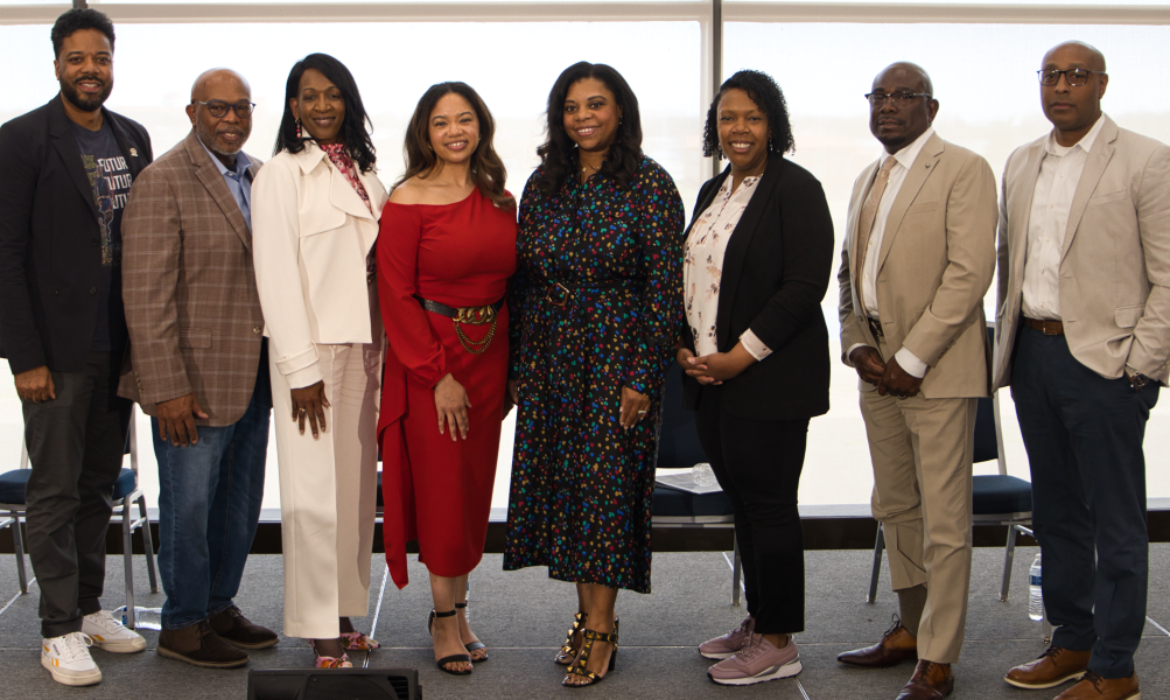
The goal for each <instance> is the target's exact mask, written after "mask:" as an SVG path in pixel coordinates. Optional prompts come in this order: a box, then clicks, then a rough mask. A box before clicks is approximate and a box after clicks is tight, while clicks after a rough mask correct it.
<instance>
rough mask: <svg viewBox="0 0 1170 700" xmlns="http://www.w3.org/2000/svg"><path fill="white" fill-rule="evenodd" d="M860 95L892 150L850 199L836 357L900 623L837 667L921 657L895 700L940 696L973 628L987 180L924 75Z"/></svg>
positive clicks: (898, 72) (915, 72)
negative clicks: (852, 376)
mask: <svg viewBox="0 0 1170 700" xmlns="http://www.w3.org/2000/svg"><path fill="white" fill-rule="evenodd" d="M867 97H868V99H869V102H870V130H871V131H872V132H873V134H874V136H875V137H877V139H878V141H880V142H881V143H882V145H883V146H884V147H885V152H884V153H883V154H882V158H881V159H880V160H878V161H877V162H875V163H873V164H872V165H870V166H869V167H867V168H866V169H865V170H864V171H863V172H862V173H861V176H860V177H858V178H857V182H856V183H855V184H854V186H853V197H852V199H851V201H850V205H849V223H848V228H847V231H846V239H845V247H844V250H843V252H842V260H841V272H840V274H839V275H838V279H839V281H840V283H841V300H840V314H841V348H842V354H843V357H842V359H843V360H844V362H845V364H847V365H849V366H851V367H854V368H856V369H857V373H858V375H859V376H860V377H861V382H860V388H861V412H862V415H863V416H864V418H865V427H866V431H867V433H868V436H869V449H870V454H871V457H872V459H873V471H874V489H873V503H872V507H873V515H874V517H875V518H877V519H878V520H879V521H880V522H881V524H882V527H883V530H884V532H885V538H886V543H887V545H888V551H889V555H890V574H891V580H892V583H893V588H894V590H895V591H897V592H898V600H899V605H900V608H901V620H900V622H897V623H895V625H894V626H893V627H892V628H891V629H890V630H888V631H887V632H886V634H885V635H884V636H883V637H882V640H881V641H880V642H879V643H878V644H876V645H874V646H872V647H866V648H864V649H858V650H856V651H850V652H845V653H843V654H841V655H839V656H838V657H837V660H838V661H840V662H842V663H845V664H849V665H853V666H866V667H876V666H892V665H894V664H897V663H900V662H902V661H905V660H910V659H915V658H917V659H918V660H919V661H918V666H917V668H916V669H915V671H914V675H913V677H912V678H911V680H910V682H909V683H908V684H907V685H906V687H905V688H904V689H903V690H902V693H901V694H900V695H899V696H898V698H899V700H902V699H910V698H915V699H917V698H941V697H945V696H947V695H949V694H950V693H951V691H952V689H953V687H954V677H953V675H952V673H951V664H953V663H954V662H955V661H957V660H958V658H959V650H960V648H961V647H962V644H963V627H964V624H965V621H966V615H967V589H968V586H969V583H970V574H971V460H972V453H973V447H972V442H973V440H974V430H975V410H976V400H977V398H978V397H983V396H987V395H988V364H989V362H988V360H989V356H990V353H989V351H988V347H987V345H988V343H987V330H986V322H985V321H984V317H983V295H984V293H985V292H986V291H987V288H988V287H989V286H990V285H991V278H992V275H993V273H994V270H995V220H996V201H995V176H994V175H993V174H992V172H991V168H990V167H988V165H987V162H986V161H984V160H983V158H981V157H979V156H978V155H976V154H974V153H972V152H971V151H968V150H966V149H964V148H960V147H958V146H956V145H954V144H951V143H947V142H946V141H943V140H942V139H940V138H939V137H938V135H936V134H935V133H934V130H933V129H932V128H931V122H932V121H933V120H934V117H935V115H936V114H937V113H938V106H939V104H938V100H935V99H934V98H933V89H932V86H931V81H930V77H929V76H928V75H927V74H926V71H924V70H923V69H922V68H920V67H918V66H916V65H914V64H911V63H895V64H893V65H891V66H889V67H888V68H886V69H885V70H884V71H882V73H881V74H879V75H878V77H877V78H876V79H874V83H873V92H872V93H870V94H869V95H867Z"/></svg>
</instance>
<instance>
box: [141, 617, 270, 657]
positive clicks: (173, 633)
mask: <svg viewBox="0 0 1170 700" xmlns="http://www.w3.org/2000/svg"><path fill="white" fill-rule="evenodd" d="M158 655H159V656H165V657H166V658H168V659H174V660H176V661H185V662H187V663H189V664H191V665H192V666H200V667H202V668H235V667H236V666H243V665H244V664H246V663H248V655H247V654H245V653H244V652H242V651H240V650H239V649H237V648H235V647H234V646H232V645H231V644H228V643H227V642H226V641H224V640H223V638H221V637H220V636H219V635H218V634H216V633H215V630H213V629H211V625H209V624H207V620H201V621H199V622H196V623H195V624H193V625H188V626H186V627H184V628H182V629H177V630H163V631H162V632H160V633H159V635H158Z"/></svg>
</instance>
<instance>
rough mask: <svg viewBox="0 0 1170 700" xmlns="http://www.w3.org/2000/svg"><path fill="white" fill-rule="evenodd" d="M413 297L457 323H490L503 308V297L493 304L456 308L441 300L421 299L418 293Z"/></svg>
mask: <svg viewBox="0 0 1170 700" xmlns="http://www.w3.org/2000/svg"><path fill="white" fill-rule="evenodd" d="M414 298H415V299H418V303H419V305H421V306H422V307H423V308H424V309H426V310H427V311H430V312H431V313H433V314H439V315H440V316H446V317H448V318H453V319H455V320H456V321H457V322H459V323H470V324H471V325H473V326H478V325H482V324H485V323H492V322H493V321H495V320H496V314H497V313H498V312H499V310H500V309H502V308H504V300H503V299H500V300H499V301H497V302H496V303H494V304H488V305H487V306H465V307H463V308H459V309H457V308H455V307H453V306H447V305H446V304H443V303H441V302H437V301H431V300H430V299H423V298H422V297H420V296H418V295H415V297H414Z"/></svg>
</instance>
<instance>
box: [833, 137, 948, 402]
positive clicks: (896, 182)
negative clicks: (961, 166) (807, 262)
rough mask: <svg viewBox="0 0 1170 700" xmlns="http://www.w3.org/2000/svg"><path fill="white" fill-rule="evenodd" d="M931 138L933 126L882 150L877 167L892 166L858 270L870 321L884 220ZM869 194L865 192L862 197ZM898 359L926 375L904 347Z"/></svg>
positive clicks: (914, 373)
mask: <svg viewBox="0 0 1170 700" xmlns="http://www.w3.org/2000/svg"><path fill="white" fill-rule="evenodd" d="M933 135H934V127H929V128H927V130H926V131H924V132H922V135H921V136H919V137H918V138H916V139H914V141H913V142H911V143H910V145H909V146H906V147H905V148H902V149H899V150H898V151H897V152H896V153H886V152H885V151H884V150H883V151H882V158H881V161H880V163H881V165H885V163H886V159H887V158H893V159H894V161H895V165H894V167H892V168H891V169H890V180H889V182H888V183H887V184H886V191H885V192H883V193H882V201H880V202H879V203H878V210H877V216H876V218H875V219H874V222H873V229H871V230H870V232H869V246H868V247H867V248H866V253H865V265H864V266H863V267H862V269H861V279H860V280H859V283H860V284H861V295H862V298H863V299H864V300H865V313H867V314H869V317H870V318H873V319H880V318H881V315H880V314H879V313H878V295H877V276H878V264H879V262H880V260H879V258H880V257H881V255H880V254H879V253H880V251H881V249H882V238H883V237H884V236H885V235H886V219H888V218H889V216H890V208H891V207H893V206H894V200H895V199H897V198H898V191H899V190H901V189H902V183H903V182H905V181H906V174H907V173H909V172H910V167H911V166H913V165H914V161H915V160H917V158H918V154H919V153H921V152H922V149H923V147H924V146H926V142H927V141H929V140H930V137H931V136H933ZM868 195H869V192H868V190H867V191H866V196H868ZM858 347H861V344H860V343H858V344H857V345H854V346H853V347H851V348H849V352H848V353H845V354H846V356H848V355H849V353H852V352H853V351H854V350H855V349H857V348H858ZM894 357H895V358H896V359H897V360H898V366H899V367H901V368H902V369H903V370H905V371H906V374H909V375H910V376H912V377H916V378H918V379H922V378H923V377H925V376H926V370H927V364H926V363H925V362H923V361H922V360H920V359H918V356H917V355H915V354H914V353H912V352H910V351H909V350H908V349H906V348H902V349H900V350H898V352H897V353H896V354H895V355H894Z"/></svg>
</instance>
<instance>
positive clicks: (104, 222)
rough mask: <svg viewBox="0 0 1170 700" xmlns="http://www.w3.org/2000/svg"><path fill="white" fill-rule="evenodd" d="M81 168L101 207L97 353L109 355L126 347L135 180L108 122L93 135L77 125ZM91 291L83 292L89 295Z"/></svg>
mask: <svg viewBox="0 0 1170 700" xmlns="http://www.w3.org/2000/svg"><path fill="white" fill-rule="evenodd" d="M73 133H74V135H75V136H76V137H77V147H78V149H80V151H81V164H82V165H83V166H85V173H86V175H87V176H88V177H89V184H90V186H91V187H92V188H93V201H94V204H95V205H97V211H98V219H99V221H100V222H101V223H100V227H99V228H100V232H99V235H100V236H101V241H100V244H101V249H102V277H101V283H100V284H99V286H98V287H97V290H96V292H94V293H96V294H97V295H98V313H97V326H96V327H95V328H94V332H93V345H92V347H91V350H92V351H93V352H109V351H112V350H121V349H122V348H124V347H126V314H125V311H124V310H123V307H122V228H121V227H122V209H123V208H125V206H126V198H127V197H128V196H129V194H130V183H131V180H132V176H131V175H130V169H129V168H128V167H127V166H126V158H125V156H123V155H122V150H121V149H120V148H119V147H118V141H117V140H116V139H115V138H114V131H113V129H111V128H110V123H109V122H108V121H106V122H103V123H102V128H100V129H98V130H97V131H90V130H89V129H86V128H85V127H83V126H80V125H77V124H74V125H73ZM87 291H89V290H82V292H83V293H84V292H87Z"/></svg>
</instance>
